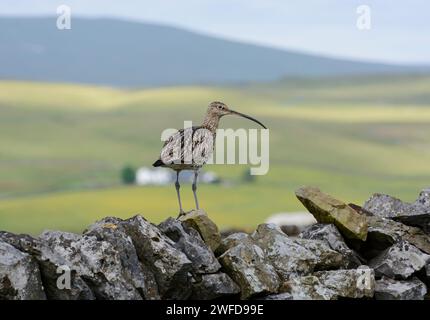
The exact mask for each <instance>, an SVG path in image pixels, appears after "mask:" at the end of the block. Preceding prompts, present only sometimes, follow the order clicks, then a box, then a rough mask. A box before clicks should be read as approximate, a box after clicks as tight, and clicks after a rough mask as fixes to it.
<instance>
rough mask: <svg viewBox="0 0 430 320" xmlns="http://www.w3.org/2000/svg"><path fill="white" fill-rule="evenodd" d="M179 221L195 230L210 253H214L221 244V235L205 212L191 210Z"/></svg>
mask: <svg viewBox="0 0 430 320" xmlns="http://www.w3.org/2000/svg"><path fill="white" fill-rule="evenodd" d="M180 220H181V221H183V222H185V223H186V224H187V225H189V226H190V227H192V228H194V229H196V230H197V231H198V232H199V233H200V235H201V236H202V238H203V240H204V241H205V242H206V244H207V245H208V246H209V247H210V248H211V249H212V251H213V252H215V251H216V249H217V248H218V246H219V245H220V243H221V234H220V232H219V230H218V227H217V225H216V224H215V223H213V221H212V220H210V219H209V217H208V215H207V214H206V212H204V211H203V210H193V211H190V212H188V213H186V214H185V215H183V216H181V217H180Z"/></svg>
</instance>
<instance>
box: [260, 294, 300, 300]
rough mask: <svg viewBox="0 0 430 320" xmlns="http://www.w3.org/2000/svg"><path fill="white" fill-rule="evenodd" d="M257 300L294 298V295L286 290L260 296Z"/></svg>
mask: <svg viewBox="0 0 430 320" xmlns="http://www.w3.org/2000/svg"><path fill="white" fill-rule="evenodd" d="M257 300H293V296H292V295H291V294H290V293H287V292H284V293H278V294H271V295H268V296H265V297H260V298H258V299H257Z"/></svg>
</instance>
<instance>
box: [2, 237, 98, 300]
mask: <svg viewBox="0 0 430 320" xmlns="http://www.w3.org/2000/svg"><path fill="white" fill-rule="evenodd" d="M0 239H1V240H3V241H4V242H6V243H8V244H10V245H12V246H14V247H15V248H17V249H18V250H20V251H22V252H25V253H28V254H30V255H31V256H33V257H34V258H35V259H36V260H37V262H38V265H39V268H40V272H41V277H42V279H43V284H44V291H45V293H46V296H47V298H48V299H53V300H81V299H82V300H92V299H95V296H94V294H93V292H92V290H91V289H90V287H89V286H88V284H87V283H86V282H85V281H84V280H83V279H82V277H81V276H80V275H78V274H77V273H76V271H74V270H71V274H70V284H71V285H70V289H67V288H62V289H60V288H59V287H58V286H57V280H58V279H59V277H60V276H61V275H62V272H61V270H64V267H65V266H67V265H68V262H67V261H66V259H64V257H63V256H62V255H61V254H59V253H58V252H56V251H54V250H53V249H52V248H50V247H49V246H47V245H46V244H45V243H44V242H43V241H41V240H39V239H36V238H33V237H31V236H28V235H15V234H12V233H9V232H0ZM59 271H60V272H59Z"/></svg>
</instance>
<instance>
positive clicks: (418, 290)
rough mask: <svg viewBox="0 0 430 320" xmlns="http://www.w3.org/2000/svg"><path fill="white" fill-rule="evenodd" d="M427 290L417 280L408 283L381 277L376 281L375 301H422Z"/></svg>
mask: <svg viewBox="0 0 430 320" xmlns="http://www.w3.org/2000/svg"><path fill="white" fill-rule="evenodd" d="M426 293H427V288H426V286H425V284H424V283H422V282H421V281H420V280H419V279H417V278H414V279H411V280H408V281H404V280H403V281H402V280H393V279H390V278H386V277H383V278H382V279H380V280H377V281H376V285H375V299H376V300H424V296H425V295H426Z"/></svg>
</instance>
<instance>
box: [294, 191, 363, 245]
mask: <svg viewBox="0 0 430 320" xmlns="http://www.w3.org/2000/svg"><path fill="white" fill-rule="evenodd" d="M296 196H297V198H298V199H299V200H300V202H302V203H303V205H304V206H305V207H306V209H308V211H309V212H310V213H312V214H313V216H314V217H315V219H316V220H317V221H318V222H320V223H333V224H334V225H336V227H338V228H339V231H340V232H341V233H342V234H343V236H345V237H347V238H351V239H357V240H361V241H364V240H366V236H367V221H366V218H365V216H363V215H360V214H359V213H358V212H356V211H355V210H354V209H352V208H351V207H350V206H348V205H347V204H346V203H344V202H342V201H339V200H337V199H335V198H333V197H332V196H330V195H328V194H325V193H323V192H321V191H320V190H319V189H318V188H314V187H304V188H300V189H298V190H296Z"/></svg>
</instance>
